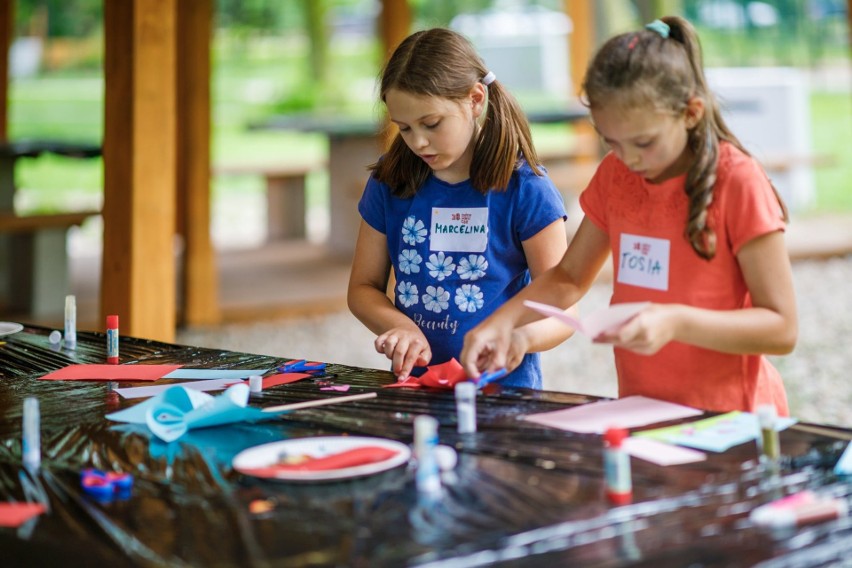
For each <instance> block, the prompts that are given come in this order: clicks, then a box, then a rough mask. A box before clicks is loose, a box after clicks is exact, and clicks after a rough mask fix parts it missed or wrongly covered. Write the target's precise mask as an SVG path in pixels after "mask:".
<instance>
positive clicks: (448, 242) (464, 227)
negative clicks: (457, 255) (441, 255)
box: [429, 207, 488, 252]
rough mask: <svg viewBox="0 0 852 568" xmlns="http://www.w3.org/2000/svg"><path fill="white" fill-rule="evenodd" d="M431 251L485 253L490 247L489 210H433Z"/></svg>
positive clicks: (481, 208) (430, 237) (479, 208)
mask: <svg viewBox="0 0 852 568" xmlns="http://www.w3.org/2000/svg"><path fill="white" fill-rule="evenodd" d="M431 229H432V230H431V231H429V250H435V251H455V252H484V251H485V247H486V246H487V245H488V208H487V207H468V208H461V209H456V208H438V207H435V208H433V209H432V227H431Z"/></svg>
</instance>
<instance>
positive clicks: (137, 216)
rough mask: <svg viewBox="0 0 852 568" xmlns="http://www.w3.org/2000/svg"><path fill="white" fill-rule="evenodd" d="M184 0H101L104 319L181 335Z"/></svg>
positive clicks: (138, 333)
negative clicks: (178, 221) (179, 143)
mask: <svg viewBox="0 0 852 568" xmlns="http://www.w3.org/2000/svg"><path fill="white" fill-rule="evenodd" d="M177 1H178V0H105V2H104V25H105V26H104V28H105V29H104V40H105V49H104V81H105V96H104V112H105V120H104V152H103V155H104V206H103V216H104V238H103V241H104V246H103V264H102V273H101V321H103V319H104V317H105V316H106V315H107V314H118V315H120V316H121V328H122V332H123V333H127V334H128V335H132V336H135V337H144V338H150V339H156V340H161V341H173V340H174V337H175V303H176V302H175V296H176V294H175V259H174V233H175V200H176V191H175V180H176V178H177V175H176V166H175V162H176V157H175V156H176V149H175V146H176V138H177V137H176V120H175V115H176V94H175V93H176V88H175V71H176V54H175V53H176V47H175V45H176V41H175V31H176V14H177V6H176V3H177Z"/></svg>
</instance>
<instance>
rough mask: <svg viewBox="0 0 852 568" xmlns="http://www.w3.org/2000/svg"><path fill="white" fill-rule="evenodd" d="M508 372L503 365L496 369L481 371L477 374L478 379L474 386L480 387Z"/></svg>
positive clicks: (497, 379) (495, 380)
mask: <svg viewBox="0 0 852 568" xmlns="http://www.w3.org/2000/svg"><path fill="white" fill-rule="evenodd" d="M508 374H509V371H507V370H506V367H503V368H502V369H497V370H496V371H489V372H487V373H482V374H481V375H479V379H478V380H477V381H476V388H478V389H481V388H482V387H484V386H485V385H488V384H491V383H494V382H497V381H499V380H500V379H502V378H503V377H505V376H506V375H508Z"/></svg>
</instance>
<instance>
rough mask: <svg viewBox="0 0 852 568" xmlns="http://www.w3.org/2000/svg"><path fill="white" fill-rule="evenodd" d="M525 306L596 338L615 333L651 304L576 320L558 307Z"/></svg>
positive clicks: (622, 306)
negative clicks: (614, 331)
mask: <svg viewBox="0 0 852 568" xmlns="http://www.w3.org/2000/svg"><path fill="white" fill-rule="evenodd" d="M524 305H525V306H526V307H528V308H530V309H532V310H535V311H537V312H538V313H540V314H543V315H546V316H550V317H553V318H556V319H558V320H559V321H561V322H562V323H564V324H566V325H568V326H570V327H572V328H574V329H575V330H577V331H579V332H580V333H583V334H585V335H588V336H589V337H591V338H595V337H597V336H598V335H600V334H601V333H603V332H605V331H613V330H616V329H618V328H619V327H621V326H622V325H624V324H625V323H627V322H628V321H630V320H631V319H632V318H633V317H634V316H635V315H636V314H638V313H639V312H641V311H642V310H644V309H645V308H646V307H647V306H648V305H650V303H649V302H627V303H623V304H612V305H611V306H609V307H607V308H604V309H602V310H598V311H596V312H592V313H591V314H589V315H587V316H586V317H584V318H580V319H578V318H575V317H574V316H572V315H571V314H568V313H566V312H565V310H562V309H560V308H557V307H556V306H549V305H547V304H541V303H539V302H533V301H530V300H525V301H524Z"/></svg>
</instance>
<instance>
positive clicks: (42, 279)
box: [0, 211, 100, 318]
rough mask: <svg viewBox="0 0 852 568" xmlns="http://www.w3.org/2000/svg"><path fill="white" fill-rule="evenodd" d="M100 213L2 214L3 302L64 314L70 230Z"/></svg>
mask: <svg viewBox="0 0 852 568" xmlns="http://www.w3.org/2000/svg"><path fill="white" fill-rule="evenodd" d="M97 215H100V212H99V211H79V212H74V213H55V214H42V215H17V214H15V213H11V212H0V304H2V307H3V309H4V311H6V312H10V313H16V314H26V315H28V316H33V317H35V318H41V317H56V316H61V314H62V312H63V309H64V306H65V296H66V295H67V294H69V293H70V290H71V288H70V279H69V275H68V251H67V246H66V241H67V236H68V229H69V228H71V227H74V226H79V225H82V224H83V222H84V221H85V220H86V219H89V218H90V217H94V216H97Z"/></svg>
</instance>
